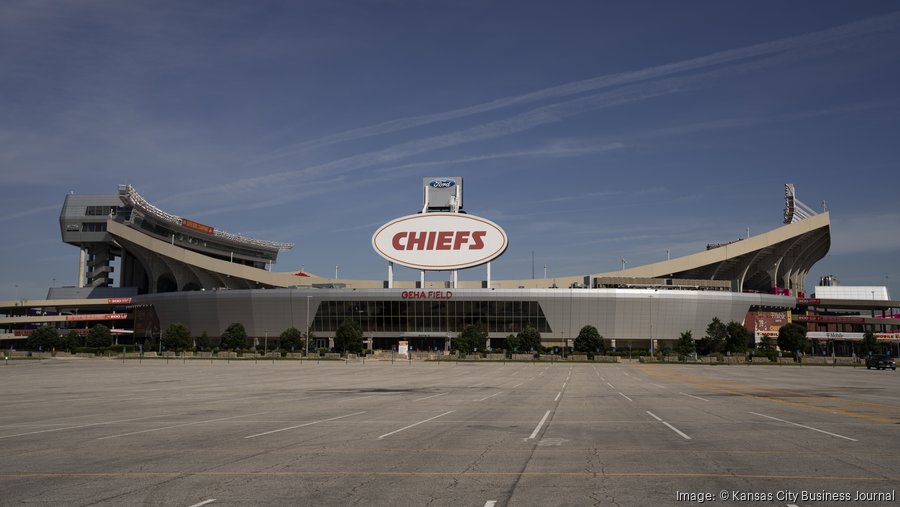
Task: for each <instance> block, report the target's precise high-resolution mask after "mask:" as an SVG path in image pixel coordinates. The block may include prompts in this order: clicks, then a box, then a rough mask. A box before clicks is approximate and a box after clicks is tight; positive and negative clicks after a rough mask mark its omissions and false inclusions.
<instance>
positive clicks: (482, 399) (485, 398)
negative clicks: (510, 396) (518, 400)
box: [475, 391, 503, 401]
mask: <svg viewBox="0 0 900 507" xmlns="http://www.w3.org/2000/svg"><path fill="white" fill-rule="evenodd" d="M502 393H503V391H500V392H497V393H494V394H492V395H490V396H485V397H484V398H481V399H480V400H475V401H484V400H488V399H491V398H493V397H494V396H497V395H498V394H502Z"/></svg>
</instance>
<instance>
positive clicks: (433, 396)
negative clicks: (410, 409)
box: [413, 393, 447, 403]
mask: <svg viewBox="0 0 900 507" xmlns="http://www.w3.org/2000/svg"><path fill="white" fill-rule="evenodd" d="M445 394H447V393H441V394H432V395H431V396H426V397H424V398H419V399H417V400H413V403H415V402H417V401H422V400H430V399H431V398H437V397H438V396H443V395H445Z"/></svg>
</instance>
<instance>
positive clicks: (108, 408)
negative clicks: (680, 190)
mask: <svg viewBox="0 0 900 507" xmlns="http://www.w3.org/2000/svg"><path fill="white" fill-rule="evenodd" d="M0 393H2V394H0V402H2V406H0V407H2V408H0V505H21V504H29V505H72V506H75V505H103V506H106V505H109V506H113V505H148V506H156V505H160V506H162V505H165V506H185V507H188V506H200V505H210V506H211V507H218V506H226V505H367V506H369V505H423V506H424V505H429V506H443V505H447V506H460V505H470V506H478V507H482V506H485V507H490V506H495V507H496V506H507V505H513V506H516V505H523V506H530V505H541V506H550V505H567V506H568V505H621V506H628V505H699V504H701V503H702V504H713V505H782V506H787V505H798V506H799V505H815V506H819V505H822V506H824V505H895V504H896V490H897V489H900V487H898V486H900V376H898V374H897V373H896V372H892V371H875V370H871V371H869V370H866V369H865V368H846V367H843V368H831V367H810V366H807V367H796V366H786V367H779V366H758V365H754V366H705V365H661V364H646V365H644V364H637V363H629V364H597V365H594V364H584V363H581V364H567V363H552V364H547V363H539V362H538V363H530V362H529V363H506V364H503V363H453V362H441V363H434V362H412V363H409V362H405V361H402V362H401V361H397V362H394V363H391V362H390V361H367V362H366V363H365V364H363V363H361V362H351V363H344V362H325V361H323V362H320V363H316V362H315V361H310V362H298V361H275V362H271V361H230V362H226V361H213V362H210V361H187V362H182V361H169V362H166V361H165V360H144V361H140V362H139V361H137V360H127V361H124V362H123V361H121V360H116V359H67V360H63V359H51V360H42V361H10V362H9V363H8V364H6V365H2V364H0ZM859 495H864V496H862V498H860V496H859ZM890 495H893V497H891V496H890Z"/></svg>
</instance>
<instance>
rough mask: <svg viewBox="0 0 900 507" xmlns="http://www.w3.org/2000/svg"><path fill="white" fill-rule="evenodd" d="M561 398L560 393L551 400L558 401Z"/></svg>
mask: <svg viewBox="0 0 900 507" xmlns="http://www.w3.org/2000/svg"><path fill="white" fill-rule="evenodd" d="M560 396H562V391H560V392H559V393H557V395H556V398H553V401H559V397H560Z"/></svg>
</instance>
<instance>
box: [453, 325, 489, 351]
mask: <svg viewBox="0 0 900 507" xmlns="http://www.w3.org/2000/svg"><path fill="white" fill-rule="evenodd" d="M453 347H454V348H455V349H456V350H458V351H460V352H464V353H466V354H469V353H471V352H474V351H476V350H485V349H486V348H487V336H486V335H485V333H484V332H483V331H482V330H481V329H479V328H478V326H473V325H471V324H470V325H468V326H466V327H465V328H463V330H462V333H459V336H457V337H456V340H455V341H454V345H453Z"/></svg>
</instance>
